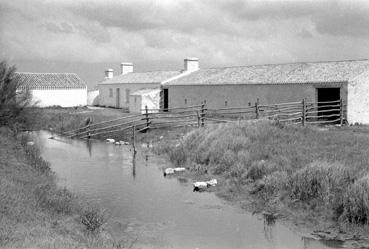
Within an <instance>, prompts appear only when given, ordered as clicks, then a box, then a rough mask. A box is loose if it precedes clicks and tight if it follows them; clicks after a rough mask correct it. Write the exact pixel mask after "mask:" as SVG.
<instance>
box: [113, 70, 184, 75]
mask: <svg viewBox="0 0 369 249" xmlns="http://www.w3.org/2000/svg"><path fill="white" fill-rule="evenodd" d="M160 72H178V73H180V72H181V70H152V71H145V72H130V73H127V74H133V73H160ZM119 75H122V74H118V75H117V76H119ZM124 75H125V74H124Z"/></svg>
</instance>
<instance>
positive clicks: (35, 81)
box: [15, 72, 87, 89]
mask: <svg viewBox="0 0 369 249" xmlns="http://www.w3.org/2000/svg"><path fill="white" fill-rule="evenodd" d="M15 80H17V81H19V83H20V86H21V88H28V89H72V88H87V86H86V84H85V83H84V82H83V81H82V80H81V79H80V78H79V77H78V75H77V74H75V73H23V72H17V73H15Z"/></svg>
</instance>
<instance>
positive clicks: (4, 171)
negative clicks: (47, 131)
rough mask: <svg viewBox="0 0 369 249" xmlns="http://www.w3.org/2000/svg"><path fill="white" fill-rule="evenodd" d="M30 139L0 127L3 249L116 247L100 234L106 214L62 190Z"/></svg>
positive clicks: (0, 192)
mask: <svg viewBox="0 0 369 249" xmlns="http://www.w3.org/2000/svg"><path fill="white" fill-rule="evenodd" d="M28 140H29V138H28V137H27V136H26V135H24V134H23V135H20V136H19V137H18V138H15V137H14V136H13V135H12V132H10V131H9V130H8V129H7V128H4V127H2V128H0V159H1V160H0V224H1V225H0V248H80V247H81V245H85V246H84V248H95V247H91V245H92V244H91V243H90V242H91V241H98V242H99V247H96V248H114V246H113V245H112V243H110V242H109V237H107V236H105V235H104V236H102V235H101V233H102V230H103V226H104V224H105V223H106V222H107V220H108V218H109V217H108V215H107V212H106V211H105V210H102V209H100V208H99V207H98V206H96V205H92V204H90V203H87V202H86V200H83V199H81V198H80V197H78V196H76V195H74V194H72V193H71V192H70V191H68V190H67V189H65V188H60V187H58V186H57V185H56V181H55V176H54V174H53V172H52V171H51V169H50V165H49V163H48V162H46V161H45V160H43V159H42V157H41V156H40V151H39V150H38V148H37V147H36V145H27V141H28ZM77 235H78V236H77ZM86 238H89V239H86ZM81 243H82V244H81ZM100 246H101V247H100Z"/></svg>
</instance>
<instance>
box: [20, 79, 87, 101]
mask: <svg viewBox="0 0 369 249" xmlns="http://www.w3.org/2000/svg"><path fill="white" fill-rule="evenodd" d="M15 79H16V80H17V81H18V82H19V84H20V88H21V89H27V90H29V91H30V94H31V96H32V100H31V103H32V104H34V105H36V106H38V107H48V106H61V107H74V106H86V105H87V85H86V84H85V83H84V82H83V81H82V80H81V79H80V78H79V77H78V75H77V74H75V73H26V72H17V73H15Z"/></svg>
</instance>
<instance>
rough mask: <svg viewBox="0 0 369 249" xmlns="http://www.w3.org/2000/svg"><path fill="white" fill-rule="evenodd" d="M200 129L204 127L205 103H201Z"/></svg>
mask: <svg viewBox="0 0 369 249" xmlns="http://www.w3.org/2000/svg"><path fill="white" fill-rule="evenodd" d="M200 115H201V127H204V125H205V103H204V102H201V114H200Z"/></svg>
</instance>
